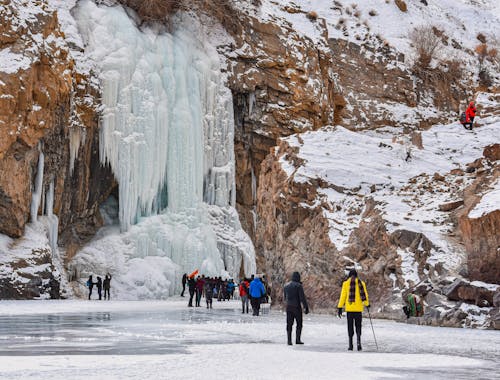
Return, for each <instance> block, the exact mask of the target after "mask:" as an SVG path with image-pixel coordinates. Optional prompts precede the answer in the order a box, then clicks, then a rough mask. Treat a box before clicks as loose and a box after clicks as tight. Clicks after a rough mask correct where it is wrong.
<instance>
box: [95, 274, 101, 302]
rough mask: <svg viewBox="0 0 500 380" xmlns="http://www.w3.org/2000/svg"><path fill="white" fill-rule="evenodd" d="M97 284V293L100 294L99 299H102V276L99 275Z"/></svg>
mask: <svg viewBox="0 0 500 380" xmlns="http://www.w3.org/2000/svg"><path fill="white" fill-rule="evenodd" d="M95 285H96V286H97V294H98V295H99V300H102V278H100V277H99V276H97V282H96V283H95Z"/></svg>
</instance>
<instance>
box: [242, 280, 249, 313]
mask: <svg viewBox="0 0 500 380" xmlns="http://www.w3.org/2000/svg"><path fill="white" fill-rule="evenodd" d="M249 286H250V283H249V282H248V280H247V279H246V278H244V279H243V280H241V282H240V297H241V307H242V309H243V310H242V311H241V314H243V313H245V307H246V311H247V314H248V288H249Z"/></svg>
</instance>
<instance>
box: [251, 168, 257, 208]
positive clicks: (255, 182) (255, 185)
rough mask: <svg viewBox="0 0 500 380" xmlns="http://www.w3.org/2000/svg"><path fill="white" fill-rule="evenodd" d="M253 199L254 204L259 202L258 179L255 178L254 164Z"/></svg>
mask: <svg viewBox="0 0 500 380" xmlns="http://www.w3.org/2000/svg"><path fill="white" fill-rule="evenodd" d="M251 173H252V201H253V204H255V203H256V202H257V179H256V178H255V173H254V171H253V166H252V171H251Z"/></svg>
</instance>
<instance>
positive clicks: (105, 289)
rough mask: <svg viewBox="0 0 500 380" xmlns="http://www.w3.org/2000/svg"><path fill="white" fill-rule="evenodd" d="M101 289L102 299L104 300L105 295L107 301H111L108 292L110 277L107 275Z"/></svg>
mask: <svg viewBox="0 0 500 380" xmlns="http://www.w3.org/2000/svg"><path fill="white" fill-rule="evenodd" d="M102 285H103V288H104V299H106V295H107V296H108V301H109V300H110V299H111V296H110V294H109V290H110V289H111V275H110V274H109V273H108V274H106V276H105V277H104V281H103V283H102Z"/></svg>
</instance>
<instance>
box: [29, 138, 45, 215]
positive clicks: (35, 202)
mask: <svg viewBox="0 0 500 380" xmlns="http://www.w3.org/2000/svg"><path fill="white" fill-rule="evenodd" d="M38 148H39V151H40V154H39V155H38V166H37V172H36V177H35V183H34V185H35V187H34V189H33V192H32V193H31V223H35V222H36V221H37V218H38V208H39V207H40V202H41V200H42V188H43V169H44V165H45V156H44V155H43V152H42V150H41V148H40V146H39V147H38Z"/></svg>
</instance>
